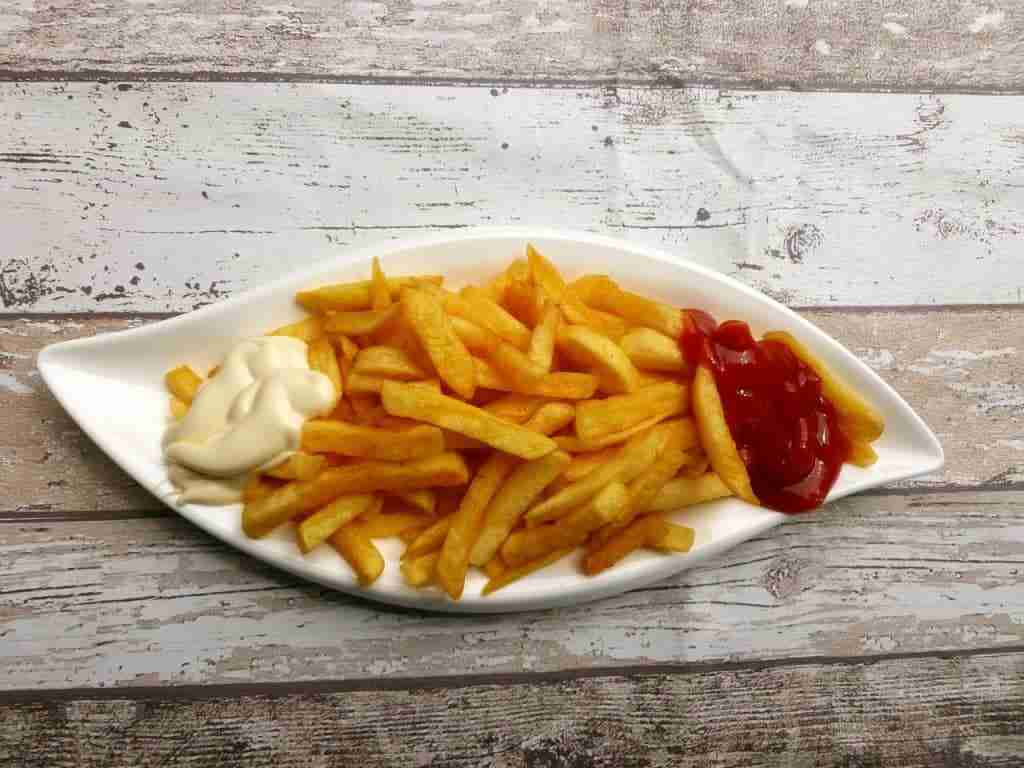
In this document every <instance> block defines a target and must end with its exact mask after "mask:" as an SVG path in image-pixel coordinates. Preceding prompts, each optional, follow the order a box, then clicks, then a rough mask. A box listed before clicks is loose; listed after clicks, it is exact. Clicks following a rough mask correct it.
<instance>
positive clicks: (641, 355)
mask: <svg viewBox="0 0 1024 768" xmlns="http://www.w3.org/2000/svg"><path fill="white" fill-rule="evenodd" d="M619 346H620V347H622V351H623V352H625V353H626V356H627V357H628V358H629V359H630V360H631V361H632V362H633V365H635V366H636V367H637V368H640V369H642V370H645V371H665V372H668V373H681V374H684V375H688V374H689V373H690V366H689V364H688V363H687V362H686V358H685V357H684V356H683V350H682V349H680V348H679V341H678V340H677V339H670V338H669V337H668V336H666V335H665V334H663V333H658V332H657V331H655V330H653V329H651V328H634V329H633V330H631V331H629V332H627V333H626V335H625V336H623V337H622V338H621V339H619Z"/></svg>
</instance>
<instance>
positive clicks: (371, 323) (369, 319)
mask: <svg viewBox="0 0 1024 768" xmlns="http://www.w3.org/2000/svg"><path fill="white" fill-rule="evenodd" d="M398 311H399V308H398V306H397V305H392V306H390V307H388V308H387V309H365V310H360V311H357V312H333V313H331V314H329V315H327V317H326V319H325V320H324V330H325V331H327V332H328V333H340V334H343V335H345V336H367V335H369V334H371V333H374V332H376V331H379V330H380V329H381V328H383V327H384V326H386V325H388V324H389V323H393V322H394V321H395V319H396V318H397V317H398Z"/></svg>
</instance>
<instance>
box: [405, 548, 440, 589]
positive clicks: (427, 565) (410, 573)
mask: <svg viewBox="0 0 1024 768" xmlns="http://www.w3.org/2000/svg"><path fill="white" fill-rule="evenodd" d="M440 557H441V553H440V552H427V553H426V554H423V555H420V556H419V557H412V558H409V559H407V560H403V561H402V565H401V570H402V578H403V579H405V583H406V584H408V585H409V586H410V587H422V586H425V585H426V584H429V583H430V582H432V581H433V580H434V576H435V574H436V571H437V561H438V559H439V558H440Z"/></svg>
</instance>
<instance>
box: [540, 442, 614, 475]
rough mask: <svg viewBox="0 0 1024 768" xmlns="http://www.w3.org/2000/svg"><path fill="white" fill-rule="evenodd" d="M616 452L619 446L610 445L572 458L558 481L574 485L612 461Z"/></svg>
mask: <svg viewBox="0 0 1024 768" xmlns="http://www.w3.org/2000/svg"><path fill="white" fill-rule="evenodd" d="M555 442H558V439H557V438H555ZM618 452H619V446H617V445H610V446H608V447H607V448H601V449H599V450H596V451H591V452H590V453H581V454H578V455H576V456H573V457H572V462H571V463H570V464H569V466H568V467H566V468H565V472H563V473H562V476H561V477H560V478H559V480H564V481H565V482H566V484H567V485H568V484H570V483H575V482H576V481H577V480H580V479H582V478H584V477H586V476H587V475H589V474H590V473H591V472H593V471H594V470H595V469H597V468H598V467H600V466H601V465H602V464H605V463H607V462H608V461H610V460H611V459H613V458H614V457H615V456H616V455H617V454H618Z"/></svg>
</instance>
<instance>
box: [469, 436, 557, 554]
mask: <svg viewBox="0 0 1024 768" xmlns="http://www.w3.org/2000/svg"><path fill="white" fill-rule="evenodd" d="M568 464H569V456H568V454H565V453H562V452H561V451H556V452H554V453H549V454H548V455H547V456H542V457H541V458H539V459H534V460H533V461H528V462H525V463H523V464H520V465H519V466H517V467H516V468H515V469H514V470H512V472H511V473H510V474H509V476H508V478H507V479H506V480H505V483H504V484H503V485H502V486H501V488H500V489H499V490H498V492H497V493H495V494H494V498H493V499H492V500H491V503H490V505H489V506H488V507H487V512H486V514H485V515H484V523H483V528H481V530H480V535H479V536H477V539H476V543H475V544H474V545H473V549H472V552H471V553H470V557H469V561H470V562H471V563H472V564H473V565H476V566H482V565H483V564H484V563H486V562H487V561H488V560H490V559H491V558H492V557H494V553H495V552H497V551H498V547H500V546H501V543H502V542H503V541H504V540H505V539H506V538H507V537H508V535H509V533H510V532H511V531H512V528H513V527H514V526H515V524H516V523H517V522H518V521H519V519H520V518H521V517H522V516H523V513H524V512H525V511H526V510H527V508H528V507H529V506H530V504H532V503H533V502H534V500H535V499H536V498H537V497H538V496H540V494H541V491H543V490H544V489H545V488H546V487H547V486H548V485H549V484H550V483H551V481H552V480H554V479H555V478H556V477H558V476H559V475H560V474H561V473H562V471H563V470H564V469H565V468H566V466H568Z"/></svg>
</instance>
